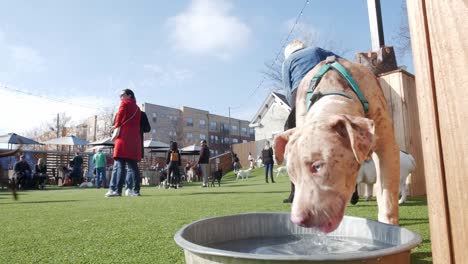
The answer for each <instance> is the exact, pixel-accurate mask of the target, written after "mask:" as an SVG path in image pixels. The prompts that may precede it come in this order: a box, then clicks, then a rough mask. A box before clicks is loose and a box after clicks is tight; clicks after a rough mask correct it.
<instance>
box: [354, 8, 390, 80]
mask: <svg viewBox="0 0 468 264" xmlns="http://www.w3.org/2000/svg"><path fill="white" fill-rule="evenodd" d="M367 11H368V14H369V27H370V33H371V34H370V35H371V44H372V51H369V52H358V53H356V61H357V62H358V63H360V64H362V65H364V66H366V67H368V68H369V69H370V70H371V71H372V72H373V73H374V74H375V75H379V74H381V73H384V72H389V71H393V70H396V69H398V66H397V62H396V57H395V52H394V50H393V47H391V46H385V41H384V31H383V23H382V11H381V8H380V0H367Z"/></svg>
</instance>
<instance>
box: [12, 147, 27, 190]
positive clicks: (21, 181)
mask: <svg viewBox="0 0 468 264" xmlns="http://www.w3.org/2000/svg"><path fill="white" fill-rule="evenodd" d="M13 170H14V171H15V174H16V178H17V187H16V188H17V189H20V188H22V189H23V188H25V187H26V188H27V187H29V186H30V185H31V182H32V174H31V172H32V171H31V166H29V163H28V162H27V161H26V158H25V156H24V155H21V156H20V160H19V161H18V162H16V163H15V166H14V167H13Z"/></svg>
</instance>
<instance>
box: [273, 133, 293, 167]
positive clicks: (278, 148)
mask: <svg viewBox="0 0 468 264" xmlns="http://www.w3.org/2000/svg"><path fill="white" fill-rule="evenodd" d="M295 131H296V128H291V129H288V130H286V131H284V132H283V133H280V134H278V135H276V136H275V159H276V163H277V164H278V165H279V164H282V163H283V161H284V151H285V149H286V144H288V141H289V137H291V135H293V134H294V132H295Z"/></svg>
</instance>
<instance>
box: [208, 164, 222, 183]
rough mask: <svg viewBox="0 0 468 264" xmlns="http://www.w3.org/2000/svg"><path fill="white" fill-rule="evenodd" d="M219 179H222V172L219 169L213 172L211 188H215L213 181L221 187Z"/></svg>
mask: <svg viewBox="0 0 468 264" xmlns="http://www.w3.org/2000/svg"><path fill="white" fill-rule="evenodd" d="M221 178H223V170H222V169H221V168H219V169H218V170H217V171H215V172H213V180H212V181H211V186H212V187H214V186H215V181H218V186H219V187H221Z"/></svg>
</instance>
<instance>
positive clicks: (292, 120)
mask: <svg viewBox="0 0 468 264" xmlns="http://www.w3.org/2000/svg"><path fill="white" fill-rule="evenodd" d="M296 92H297V89H296V90H294V92H293V93H292V95H291V102H289V103H290V105H291V113H289V116H288V119H287V120H286V123H285V124H284V130H285V131H286V130H288V129H291V128H295V127H296ZM295 191H296V186H294V183H293V182H291V191H290V192H289V197H288V198H286V199H285V200H283V202H286V203H287V202H289V203H292V201H293V199H294V192H295Z"/></svg>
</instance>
